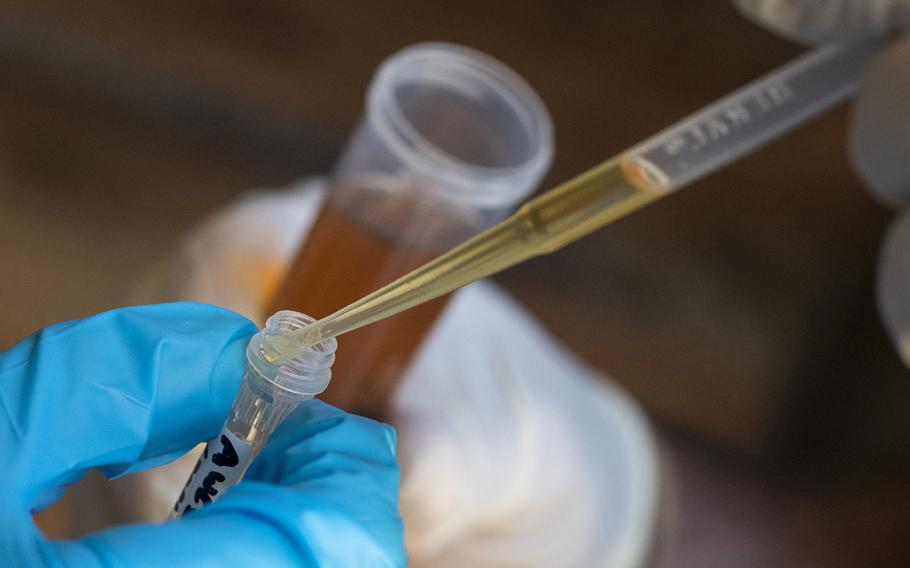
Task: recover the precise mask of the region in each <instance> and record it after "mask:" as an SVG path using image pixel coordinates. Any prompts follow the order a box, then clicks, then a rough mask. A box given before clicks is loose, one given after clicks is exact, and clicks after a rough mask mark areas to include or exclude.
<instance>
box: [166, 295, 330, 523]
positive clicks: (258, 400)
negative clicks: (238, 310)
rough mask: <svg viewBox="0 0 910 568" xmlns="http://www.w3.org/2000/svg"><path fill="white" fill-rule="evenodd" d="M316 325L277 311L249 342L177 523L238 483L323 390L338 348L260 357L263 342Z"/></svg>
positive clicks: (176, 510) (175, 514) (327, 345)
mask: <svg viewBox="0 0 910 568" xmlns="http://www.w3.org/2000/svg"><path fill="white" fill-rule="evenodd" d="M314 321H315V320H314V319H313V318H311V317H310V316H307V315H304V314H301V313H299V312H293V311H280V312H277V313H275V314H274V315H273V316H272V317H270V318H269V319H268V320H267V321H266V324H265V327H264V328H263V329H262V330H260V331H259V333H257V334H256V335H254V336H253V337H252V339H250V342H249V344H248V345H247V348H246V356H247V367H246V371H245V372H244V374H243V383H242V384H241V385H240V391H239V392H238V393H237V397H236V398H235V399H234V404H233V405H232V407H231V412H230V414H229V415H228V418H227V420H226V421H225V423H224V426H222V428H221V432H219V433H218V435H217V436H215V437H214V438H212V439H211V440H209V441H208V443H207V444H206V447H205V450H203V453H202V456H201V457H200V458H199V461H198V463H197V464H196V467H195V468H194V469H193V473H192V474H191V475H190V478H189V480H188V481H187V483H186V487H185V488H184V489H183V491H182V492H181V493H180V497H179V498H178V499H177V503H176V504H175V505H174V509H173V511H171V515H170V517H171V518H177V517H180V516H182V515H184V514H186V513H188V512H191V511H193V510H195V509H198V508H199V507H202V506H203V505H206V504H208V503H211V502H212V501H215V500H217V499H218V498H219V497H221V496H222V495H223V494H224V491H225V490H226V489H227V488H228V487H230V486H231V485H234V484H235V483H237V482H239V481H240V479H241V478H242V477H243V474H244V472H245V471H246V469H247V467H248V466H249V464H250V463H251V462H252V461H253V459H254V458H255V457H256V455H257V454H258V453H259V450H261V449H262V447H263V446H264V445H265V442H266V441H267V440H268V438H269V436H271V434H272V432H274V431H275V428H277V427H278V425H279V424H280V423H281V421H282V420H284V419H285V417H287V415H288V414H290V413H291V412H292V411H293V410H294V409H295V408H297V406H298V405H299V404H300V403H301V402H303V401H304V400H307V399H310V398H313V397H314V396H316V395H318V394H319V393H321V392H322V391H324V390H325V389H326V387H328V385H329V381H330V380H331V378H332V363H334V362H335V349H336V348H337V346H338V343H337V342H336V341H335V340H334V339H328V340H326V341H323V342H321V343H317V344H316V345H313V346H312V347H310V348H309V349H307V350H306V351H304V352H303V353H302V354H300V355H298V356H296V357H294V358H293V359H290V360H288V361H286V362H284V363H281V364H280V365H275V364H273V363H269V362H268V361H267V360H266V358H265V357H264V356H263V348H264V347H265V346H264V337H265V336H266V335H272V334H282V333H288V332H290V331H294V330H296V329H299V328H301V327H304V326H306V325H309V324H311V323H313V322H314Z"/></svg>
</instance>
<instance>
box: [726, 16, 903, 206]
mask: <svg viewBox="0 0 910 568" xmlns="http://www.w3.org/2000/svg"><path fill="white" fill-rule="evenodd" d="M734 2H735V4H736V5H737V6H738V7H739V8H740V9H741V10H742V11H743V13H745V14H746V15H747V16H748V17H750V18H752V19H753V20H756V21H757V22H759V23H760V24H762V25H764V26H766V27H768V28H771V29H772V30H774V31H776V32H778V33H780V34H781V35H784V36H786V37H788V38H790V39H794V40H796V41H800V42H803V43H824V42H832V41H844V40H856V39H864V38H886V37H890V36H893V35H896V34H897V33H899V32H900V31H901V30H905V29H907V28H908V27H910V0H734ZM850 153H851V156H852V158H853V162H854V165H855V166H856V169H857V172H858V174H859V176H860V177H861V178H862V180H863V181H864V182H865V184H866V186H867V187H868V188H869V190H870V191H872V192H873V194H875V196H876V197H877V198H878V199H879V200H881V201H883V202H885V203H887V204H888V205H891V206H895V207H901V206H903V205H905V204H907V203H910V38H902V39H899V40H898V41H894V42H891V43H889V44H888V46H887V47H885V48H883V49H882V50H881V51H880V52H879V53H878V54H876V56H875V57H874V58H873V60H872V61H871V62H870V65H869V67H868V69H867V71H866V75H865V77H864V78H863V82H862V87H861V89H860V94H859V97H858V98H857V101H856V104H855V106H854V109H853V118H852V124H851V131H850Z"/></svg>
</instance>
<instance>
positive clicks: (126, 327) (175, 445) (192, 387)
mask: <svg viewBox="0 0 910 568" xmlns="http://www.w3.org/2000/svg"><path fill="white" fill-rule="evenodd" d="M254 331H255V328H254V326H253V325H252V324H251V323H250V322H249V321H248V320H247V319H246V318H244V317H242V316H239V315H237V314H235V313H233V312H230V311H227V310H224V309H221V308H218V307H215V306H208V305H203V304H193V303H180V304H161V305H153V306H141V307H133V308H123V309H118V310H112V311H109V312H105V313H102V314H98V315H95V316H92V317H88V318H85V319H82V320H76V321H71V322H65V323H61V324H57V325H53V326H50V327H48V328H46V329H43V330H41V331H39V332H38V333H36V334H34V335H32V336H31V337H29V338H27V339H25V340H23V341H22V342H20V343H19V344H17V345H15V346H13V347H12V348H10V349H9V350H7V351H5V352H3V353H0V413H2V418H3V419H2V420H0V440H8V441H10V443H13V442H12V441H15V443H16V444H18V446H19V447H18V451H12V450H10V451H8V452H5V454H4V457H3V458H0V460H3V462H2V463H0V469H2V470H3V471H4V475H5V483H6V484H7V485H8V486H13V487H15V489H16V491H17V492H19V493H20V494H23V496H24V498H25V499H26V503H27V505H29V506H35V505H37V506H38V507H40V506H42V505H45V504H46V503H43V502H41V501H46V500H49V498H48V499H43V497H46V496H51V495H53V494H54V492H55V491H56V488H57V487H58V486H59V485H60V484H62V483H66V482H71V481H73V480H75V479H78V478H79V477H81V475H82V474H83V473H84V471H85V470H87V469H89V468H92V467H98V466H101V469H102V471H103V472H104V473H105V474H107V475H109V476H111V475H116V474H120V473H123V472H125V471H128V470H131V469H136V468H138V467H142V466H143V465H147V464H148V461H153V459H154V458H158V459H159V461H161V459H160V458H161V456H167V454H172V453H174V452H178V451H182V450H186V449H188V448H189V447H191V446H192V445H193V444H194V443H196V442H198V441H200V440H203V439H205V438H206V437H209V436H212V435H214V434H215V433H216V432H217V431H218V427H219V426H220V424H221V423H222V422H223V420H224V417H225V415H226V414H227V411H228V409H229V408H230V404H231V401H232V399H233V396H234V393H235V392H236V389H237V386H238V384H239V382H240V380H241V377H242V373H243V369H244V366H245V359H244V348H245V345H246V342H247V340H248V338H249V336H250V335H251V334H252V333H253V332H254ZM137 462H140V463H138V464H137ZM142 462H145V463H142Z"/></svg>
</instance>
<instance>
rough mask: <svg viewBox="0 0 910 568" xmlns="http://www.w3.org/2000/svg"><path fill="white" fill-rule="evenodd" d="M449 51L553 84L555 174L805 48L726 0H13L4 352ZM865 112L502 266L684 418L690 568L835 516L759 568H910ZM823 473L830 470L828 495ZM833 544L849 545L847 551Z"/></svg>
mask: <svg viewBox="0 0 910 568" xmlns="http://www.w3.org/2000/svg"><path fill="white" fill-rule="evenodd" d="M423 40H447V41H456V42H459V43H464V44H467V45H471V46H473V47H476V48H478V49H481V50H483V51H486V52H488V53H490V54H492V55H494V56H496V57H498V58H500V59H501V60H503V61H505V62H506V63H508V64H509V65H510V66H512V67H513V68H515V69H516V70H517V71H518V72H519V73H521V74H522V75H523V76H524V77H525V78H527V79H528V81H529V82H530V83H531V84H532V85H534V87H535V88H536V89H537V90H538V91H539V92H540V94H541V96H542V98H543V99H544V101H545V102H546V104H547V106H548V107H549V108H550V111H551V113H552V115H553V119H554V122H555V125H556V135H557V157H556V161H555V163H554V165H553V169H552V171H551V173H550V175H549V176H548V178H547V182H546V183H553V182H556V181H559V180H562V179H565V178H567V177H569V176H571V175H573V174H575V173H577V172H579V171H581V170H582V169H584V168H586V167H589V166H591V165H594V164H595V163H597V162H599V161H601V160H603V159H604V158H606V157H608V156H610V155H611V154H613V153H615V152H617V151H619V150H621V149H623V148H624V147H626V146H628V145H630V144H632V143H634V142H636V141H638V140H640V139H641V138H643V137H644V136H647V135H649V134H651V133H653V132H655V131H656V130H658V129H660V128H662V127H663V126H665V125H667V124H668V123H670V122H671V121H673V120H675V119H677V118H680V117H682V116H683V115H685V114H686V113H687V112H689V111H692V110H694V109H697V108H698V107H699V106H701V105H703V104H705V103H707V102H709V101H711V100H712V99H714V98H716V97H717V96H719V95H722V94H724V93H725V92H727V91H729V90H730V89H732V88H735V87H736V86H738V85H740V84H742V83H743V82H745V81H747V80H749V79H751V78H753V77H755V76H757V75H759V74H760V73H762V72H764V71H767V70H770V69H772V68H773V67H774V66H775V65H777V64H780V63H782V62H784V61H786V60H787V59H788V58H790V57H792V56H793V55H795V54H796V53H798V52H799V49H798V48H797V47H796V46H793V45H791V44H788V43H786V42H784V41H782V40H780V39H777V38H775V37H773V36H772V35H770V34H768V33H766V32H764V31H762V30H760V29H758V28H756V27H754V26H752V25H751V24H749V23H748V22H745V21H743V20H741V19H740V18H739V17H738V16H737V15H736V14H735V12H734V11H733V10H732V8H730V7H729V6H728V5H727V4H726V3H721V2H711V1H708V0H702V1H693V2H666V1H659V0H648V1H635V0H625V1H615V2H579V3H571V4H568V3H565V2H539V3H489V2H480V1H479V0H470V1H467V2H462V3H459V4H458V5H457V6H451V5H448V4H445V3H441V2H385V3H382V4H375V5H374V4H370V3H358V2H350V1H345V0H341V1H338V2H333V3H332V4H331V7H327V6H322V5H318V4H311V3H295V2H287V1H280V0H266V1H262V2H257V3H253V2H245V1H240V0H229V1H226V2H218V3H215V2H208V1H202V0H190V1H186V2H174V3H169V4H168V5H165V6H162V5H160V3H153V2H140V1H133V2H121V3H113V4H110V3H106V2H100V1H99V0H78V1H69V2H63V1H53V0H33V1H25V0H8V1H6V2H3V3H2V5H0V85H2V89H0V274H3V276H4V278H2V279H0V306H2V308H3V311H2V314H0V345H8V344H10V343H11V342H13V341H15V340H16V339H17V338H19V337H21V336H23V335H25V334H27V333H29V332H31V331H33V330H35V329H37V328H38V327H41V326H43V325H47V324H49V323H51V322H54V321H59V320H62V319H68V318H73V317H79V316H83V315H87V314H90V313H93V312H97V311H100V310H103V309H107V308H110V307H114V306H116V305H119V304H120V303H121V302H122V299H123V298H124V297H125V296H126V292H127V290H128V289H129V287H130V286H132V285H133V284H134V283H135V282H136V281H137V279H138V278H139V277H140V275H141V274H142V273H144V272H145V271H148V270H150V269H152V267H153V266H154V264H155V263H157V262H160V261H161V260H162V259H163V258H165V256H166V254H167V251H168V250H169V249H171V248H172V247H173V246H175V244H176V243H177V242H178V241H179V239H180V236H181V234H182V233H183V232H184V231H186V230H188V229H189V228H190V227H192V226H193V224H194V223H196V222H198V221H199V220H200V219H201V218H202V217H204V215H205V214H206V213H208V212H210V211H213V210H215V209H216V208H217V207H219V206H220V205H222V204H224V203H226V202H227V201H228V200H229V199H230V198H231V197H232V196H234V195H237V194H238V193H240V192H242V191H244V190H246V189H248V188H251V187H255V186H261V185H278V184H283V183H287V182H289V181H290V180H292V179H295V178H296V177H299V176H303V175H308V174H312V173H319V172H325V171H327V170H328V169H329V168H330V165H331V162H332V159H333V157H334V155H335V154H336V153H337V151H338V150H339V149H340V147H341V144H342V143H343V140H344V138H345V136H346V134H347V132H348V131H349V129H350V128H351V127H352V125H353V124H354V122H355V121H356V119H357V117H358V116H359V114H360V112H361V107H362V103H363V93H364V91H365V88H366V85H367V84H368V82H369V79H370V76H371V74H372V72H373V70H374V69H375V68H376V66H377V64H378V63H379V62H380V61H381V60H382V59H383V58H384V57H386V56H387V55H389V54H390V53H392V52H394V51H395V50H396V49H399V48H400V47H403V46H405V45H407V44H410V43H413V42H416V41H423ZM845 118H846V113H845V112H844V111H843V110H840V111H837V112H834V113H831V114H829V115H827V116H826V117H824V118H823V119H821V120H818V121H816V122H814V123H813V124H811V125H809V126H808V127H806V128H804V129H802V130H801V131H799V132H797V133H794V134H792V135H790V136H788V137H786V138H785V139H784V140H782V141H781V142H779V143H777V144H776V145H774V146H772V147H769V148H767V149H765V150H763V151H761V152H759V153H757V154H756V155H755V156H753V157H751V158H750V159H748V160H745V161H743V162H741V163H739V164H737V165H735V166H733V167H731V168H729V169H727V170H725V171H723V172H722V173H720V174H718V175H716V176H713V177H711V178H710V179H709V180H706V181H704V182H702V183H699V184H696V185H695V186H694V187H692V188H691V189H689V190H687V191H685V192H683V193H680V194H677V195H674V196H672V197H670V198H668V199H666V200H665V201H663V202H661V203H658V204H656V205H654V206H652V207H649V208H648V209H647V210H645V211H642V212H640V213H638V214H636V215H635V216H634V217H631V218H629V219H626V220H623V221H621V222H620V223H617V224H616V225H614V226H612V227H609V228H607V229H605V230H604V231H602V232H601V233H599V234H597V235H595V236H592V237H590V238H588V239H586V240H584V241H581V242H579V243H576V244H574V245H572V246H571V247H570V248H569V249H568V250H566V251H563V252H561V253H559V254H556V255H552V256H549V257H546V258H541V259H537V260H534V261H532V262H529V263H527V264H526V265H523V266H521V267H518V268H516V269H513V270H511V271H509V272H508V273H506V274H504V275H502V276H501V278H500V281H501V282H503V283H504V284H505V285H506V286H507V287H508V288H509V289H510V290H511V291H512V292H513V293H514V294H515V295H516V296H518V297H519V298H520V299H521V300H522V301H523V302H525V303H526V305H528V306H529V307H530V308H531V309H532V310H533V311H535V313H537V314H538V315H539V317H541V319H542V320H543V321H544V322H545V323H546V324H547V325H548V326H549V327H550V329H552V330H553V331H554V332H555V333H556V334H557V335H558V336H559V337H560V338H561V339H562V340H563V341H565V342H566V343H567V344H569V345H570V346H571V347H572V348H573V349H575V350H576V351H577V352H579V353H580V354H581V355H582V356H583V357H584V358H586V359H587V360H588V361H589V362H591V363H592V364H594V365H596V366H597V367H599V368H601V369H603V370H604V371H606V372H608V373H610V374H612V375H613V376H614V377H616V379H617V380H618V381H619V382H620V383H621V384H623V385H624V386H625V387H626V388H627V389H628V390H629V391H630V392H632V393H633V394H634V395H635V396H636V397H637V398H638V399H639V400H641V401H642V402H643V404H644V405H645V406H646V408H647V409H648V410H649V411H650V412H651V413H652V415H653V416H654V417H655V418H656V419H657V420H659V421H660V422H661V423H662V424H665V425H666V428H667V430H666V432H669V433H670V434H668V435H669V438H668V440H669V442H668V445H669V447H671V450H669V451H670V453H671V455H676V456H681V457H678V459H676V460H674V461H675V462H678V463H681V464H683V465H681V466H679V468H678V475H677V479H678V480H679V481H678V483H679V488H680V492H681V494H683V495H685V496H686V498H685V499H683V501H682V503H683V505H682V507H683V509H684V510H683V511H678V513H679V514H678V516H677V517H676V518H677V520H679V519H682V521H680V522H679V523H677V524H676V525H673V526H674V527H675V528H674V529H672V531H671V532H672V533H673V534H675V535H678V538H677V539H676V540H675V541H674V540H673V539H672V538H671V539H669V540H670V541H673V542H675V543H676V544H674V545H672V546H670V547H669V550H671V551H672V553H671V554H670V557H671V559H670V560H668V562H670V564H669V565H673V566H708V565H712V564H710V563H701V562H699V561H697V560H694V559H695V558H696V557H697V555H698V554H699V551H698V550H694V549H693V550H689V549H686V547H687V546H688V545H687V544H685V543H695V544H692V546H696V545H698V546H701V547H702V548H701V549H700V550H704V549H705V547H707V549H708V550H710V549H711V546H712V544H711V543H712V542H713V543H714V544H715V545H716V541H712V539H711V535H712V534H714V533H717V534H726V533H725V532H724V530H732V531H734V532H736V531H739V532H736V538H732V537H731V538H732V541H735V542H736V543H739V544H738V546H740V545H741V546H740V547H736V546H732V545H731V548H730V549H729V550H728V551H729V552H730V553H731V554H732V555H733V556H737V555H739V556H743V555H745V556H748V555H749V551H750V550H753V551H754V550H756V547H758V548H762V547H765V548H767V547H771V546H773V545H774V542H776V539H777V538H778V537H781V536H783V535H781V534H780V533H781V530H780V527H782V526H790V525H788V524H787V523H786V522H780V523H779V522H778V520H779V517H776V516H775V515H776V509H778V508H780V509H783V510H785V511H786V515H790V516H788V517H786V518H787V519H790V520H789V521H787V522H792V523H795V524H796V525H799V524H800V523H801V522H802V521H801V519H802V520H805V522H806V524H807V525H808V526H810V527H815V528H813V529H811V530H810V531H809V533H808V534H806V535H805V539H806V542H807V543H809V544H806V545H805V546H802V548H800V546H801V545H800V543H799V542H791V541H790V540H787V543H789V544H786V546H790V547H791V548H792V550H802V553H800V554H802V556H800V554H796V553H794V554H791V555H790V557H791V560H787V554H779V555H778V554H776V555H775V556H774V557H773V558H774V559H775V560H774V561H773V562H769V563H762V562H760V561H759V560H760V559H761V558H765V557H762V556H760V555H758V556H754V558H757V559H759V560H756V561H754V562H752V563H751V564H749V563H748V562H744V563H742V564H740V563H736V564H737V565H755V566H760V565H781V566H790V565H792V566H805V565H813V562H814V561H818V560H819V559H821V558H823V559H824V560H825V562H815V565H832V566H833V565H843V566H847V565H850V564H849V563H843V562H842V563H841V564H837V560H838V558H840V559H841V560H844V561H846V559H848V558H849V559H856V558H871V557H872V556H871V551H873V550H875V551H877V554H879V556H876V557H875V558H878V559H881V558H887V559H892V560H893V559H896V558H902V557H901V556H900V554H901V551H902V550H903V548H905V546H903V548H902V546H901V545H900V542H901V539H900V538H894V539H888V540H881V538H880V536H879V533H876V534H871V533H872V532H874V531H873V530H872V528H870V527H879V528H881V529H882V531H884V532H885V533H887V534H890V535H892V536H894V535H895V534H900V533H901V532H902V531H901V530H900V529H901V528H902V527H901V526H900V523H898V522H896V521H895V522H891V521H889V519H893V518H894V517H893V515H892V513H891V512H889V511H894V510H898V509H888V508H887V502H888V501H889V500H888V499H886V498H884V495H894V496H896V497H895V502H896V503H898V504H899V503H907V499H906V488H905V486H904V485H902V484H901V483H900V482H899V481H895V480H900V479H902V478H901V474H900V472H901V471H902V470H901V469H900V468H901V467H903V466H902V465H900V464H902V463H904V462H903V460H904V459H905V458H906V456H907V455H908V454H910V452H908V448H910V412H907V408H908V405H910V392H908V391H910V380H908V376H907V372H906V370H905V369H903V368H902V367H901V366H900V365H899V363H898V362H897V360H896V357H895V356H894V354H893V353H892V352H891V351H890V348H889V347H888V346H887V344H886V342H885V341H886V340H885V338H884V335H883V333H882V331H881V329H880V326H879V324H878V323H877V318H876V314H875V310H874V303H873V296H872V285H873V282H874V267H875V258H876V251H877V247H878V242H879V239H880V236H881V234H882V233H883V231H884V230H885V228H886V227H887V221H888V218H889V213H888V212H887V211H885V210H883V209H882V208H880V207H878V206H877V205H876V204H874V203H873V202H872V200H871V199H870V198H869V197H868V196H867V195H866V194H865V193H864V191H863V190H862V188H861V187H860V186H859V184H858V183H857V182H856V180H855V179H854V177H853V176H852V174H851V172H850V169H849V165H848V160H847V157H846V155H845V150H844V137H845V132H846V121H845ZM676 432H685V434H676ZM681 440H683V441H681ZM674 452H676V453H674ZM769 472H770V473H769ZM805 479H809V480H825V481H824V483H822V482H818V483H815V484H814V485H813V483H809V485H810V486H816V487H817V490H814V491H811V492H810V493H811V495H807V493H806V492H805V489H806V486H805V485H800V484H801V483H805V481H803V480H805ZM705 480H713V481H705ZM706 484H707V485H706ZM711 486H719V487H724V488H726V489H725V491H728V495H729V498H727V499H724V500H723V501H722V502H721V501H720V500H719V498H718V497H717V496H716V495H714V494H713V493H712V492H711ZM867 495H868V496H869V497H868V499H867ZM693 496H695V497H693ZM901 496H903V500H902V499H901ZM776 503H779V504H781V505H780V507H778V506H777V505H776ZM851 503H862V504H863V506H868V509H863V507H862V506H860V507H854V506H852V505H851ZM856 511H861V512H862V514H863V515H868V519H867V521H868V522H867V523H865V524H864V523H863V522H860V521H859V520H857V518H856V517H855V515H858V514H860V513H856ZM889 515H892V516H889ZM696 519H699V520H698V522H695V520H696ZM689 521H692V522H689ZM879 523H882V524H881V525H880V524H879ZM908 526H910V524H908ZM693 527H696V528H693ZM722 527H723V529H722ZM762 527H764V529H767V530H765V531H764V532H762V531H763V528H762ZM882 527H883V528H882ZM889 530H890V532H888V531H889ZM693 531H696V532H693ZM698 531H700V532H698ZM750 531H751V532H750ZM882 531H880V532H882ZM903 532H904V536H907V535H906V534H905V533H906V530H904V531H903ZM750 534H751V535H753V536H754V538H753V539H751V540H750V538H751V537H750ZM797 534H801V533H799V531H797ZM699 535H700V536H699ZM761 535H765V536H761ZM769 535H770V536H769ZM680 539H682V540H680ZM762 539H766V540H762ZM768 539H770V540H768ZM727 540H729V539H727ZM792 540H795V541H798V540H799V539H792ZM906 540H907V539H906V538H904V539H903V541H906ZM680 542H683V544H680ZM832 543H835V545H836V546H835V550H836V549H840V548H843V549H844V550H847V549H849V553H843V554H834V555H833V557H832V558H833V560H832V563H828V562H827V561H828V560H830V559H831V558H829V557H828V555H830V554H831V550H832V549H831V548H830V546H829V545H831V544H832ZM674 546H675V547H676V548H673V547H674ZM782 546H784V545H782ZM889 546H890V547H889ZM715 548H716V546H715ZM787 550H790V549H789V548H784V549H782V551H783V552H786V551H787ZM807 555H808V556H807ZM769 558H770V557H769ZM800 558H801V559H803V560H806V559H808V560H807V561H806V562H797V561H796V560H793V559H800ZM673 559H676V560H673ZM673 562H676V563H675V564H674V563H673ZM788 562H789V563H788ZM734 563H735V562H734ZM873 564H875V563H873ZM878 564H879V565H881V564H882V563H878ZM886 564H887V563H886ZM715 565H730V563H726V564H724V563H720V564H715Z"/></svg>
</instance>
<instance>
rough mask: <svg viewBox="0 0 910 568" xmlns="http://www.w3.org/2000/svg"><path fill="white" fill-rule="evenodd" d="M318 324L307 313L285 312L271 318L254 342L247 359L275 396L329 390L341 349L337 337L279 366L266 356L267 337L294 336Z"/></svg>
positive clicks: (298, 395) (316, 392)
mask: <svg viewBox="0 0 910 568" xmlns="http://www.w3.org/2000/svg"><path fill="white" fill-rule="evenodd" d="M315 321H316V320H315V319H314V318H312V317H310V316H308V315H306V314H302V313H300V312H294V311H291V310H282V311H280V312H276V313H275V314H273V315H272V316H271V317H269V318H268V319H267V320H266V322H265V327H264V328H263V329H261V330H260V331H259V333H257V334H256V335H254V336H253V337H252V339H250V343H249V345H248V346H247V351H246V352H247V360H248V361H249V364H250V367H251V368H252V369H253V370H254V371H255V372H256V373H257V374H258V375H259V376H261V377H262V378H263V379H265V381H267V382H268V383H269V385H270V386H271V387H273V388H272V393H271V394H272V395H273V396H279V397H282V396H284V397H291V398H296V397H301V396H316V395H317V394H319V393H321V392H322V391H324V390H325V389H326V387H328V385H329V381H330V380H331V378H332V364H333V363H334V362H335V349H336V348H337V347H338V342H337V341H336V340H335V339H334V338H332V339H327V340H325V341H322V342H320V343H317V344H315V345H312V346H310V347H309V348H307V349H306V350H305V351H303V352H302V353H300V354H298V355H296V356H294V357H293V358H291V359H288V360H287V361H285V362H283V363H280V364H277V365H276V364H274V363H270V362H268V360H266V358H265V357H264V355H263V348H264V347H265V346H264V336H266V335H275V334H284V333H290V332H292V331H295V330H298V329H300V328H302V327H305V326H307V325H310V324H311V323H313V322H315Z"/></svg>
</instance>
